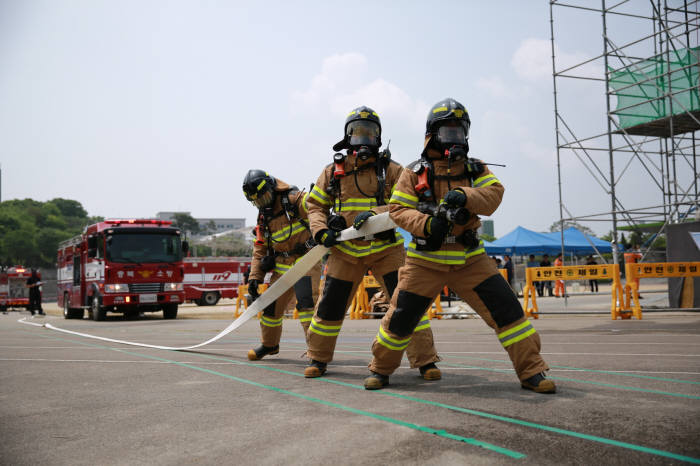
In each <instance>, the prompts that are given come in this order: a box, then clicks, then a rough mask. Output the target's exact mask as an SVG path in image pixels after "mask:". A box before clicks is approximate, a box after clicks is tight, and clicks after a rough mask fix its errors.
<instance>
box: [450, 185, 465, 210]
mask: <svg viewBox="0 0 700 466" xmlns="http://www.w3.org/2000/svg"><path fill="white" fill-rule="evenodd" d="M466 203H467V195H466V194H465V192H464V191H462V190H461V189H459V188H458V189H453V190H452V191H448V192H447V194H445V204H447V205H449V206H452V207H464V205H465V204H466Z"/></svg>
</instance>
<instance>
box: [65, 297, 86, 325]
mask: <svg viewBox="0 0 700 466" xmlns="http://www.w3.org/2000/svg"><path fill="white" fill-rule="evenodd" d="M68 306H70V300H69V298H68V293H66V294H64V295H63V318H64V319H82V318H83V314H84V312H83V310H82V309H71V308H70V307H68Z"/></svg>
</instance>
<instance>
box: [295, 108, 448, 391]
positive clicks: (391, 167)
mask: <svg viewBox="0 0 700 466" xmlns="http://www.w3.org/2000/svg"><path fill="white" fill-rule="evenodd" d="M381 145H382V142H381V122H380V120H379V116H378V115H377V113H376V112H374V110H372V109H371V108H368V107H359V108H356V109H355V110H353V111H352V112H350V114H349V115H348V116H347V118H346V120H345V134H344V137H343V139H342V140H341V141H340V142H338V143H337V144H335V145H334V146H333V150H334V151H336V154H335V155H334V157H333V163H331V164H329V165H328V166H326V167H325V168H324V169H323V171H322V172H321V175H320V176H319V178H318V181H317V182H316V184H315V185H314V186H313V187H312V189H311V191H310V192H309V196H308V197H307V200H306V202H307V205H308V208H309V222H310V224H311V231H312V233H313V235H314V238H315V240H316V242H317V243H319V244H323V245H325V246H326V247H329V248H331V251H330V255H329V257H328V262H327V274H326V281H325V285H324V289H323V293H322V295H321V298H320V299H319V300H318V302H317V303H316V309H315V312H314V316H313V319H312V320H311V326H310V327H309V337H308V349H307V355H308V356H309V357H310V363H309V365H308V366H307V367H306V369H305V370H304V375H305V376H306V377H320V376H322V375H323V374H324V373H325V372H326V367H327V365H328V363H329V362H330V361H331V360H332V359H333V352H334V350H335V344H336V340H337V338H338V334H339V333H340V328H341V326H342V323H343V319H344V318H345V312H346V310H347V309H348V306H349V304H350V301H351V300H352V297H353V296H354V295H355V292H356V291H357V288H358V286H359V284H360V283H361V281H362V280H363V278H364V276H365V274H366V273H367V271H368V270H371V271H372V274H373V275H374V277H375V278H376V280H377V281H378V282H379V284H380V286H381V288H382V289H383V291H384V293H385V295H386V296H391V295H392V294H393V292H394V289H395V288H396V283H397V282H398V269H399V268H400V267H401V266H402V265H403V263H404V259H405V251H404V247H403V245H404V243H403V238H402V237H401V235H399V234H397V233H396V232H395V230H393V229H392V230H388V231H384V232H380V233H378V234H375V235H374V236H372V237H365V238H360V239H356V240H351V241H345V242H342V243H339V242H337V241H336V237H337V236H338V234H339V232H340V231H342V230H343V229H345V228H346V227H348V226H353V227H354V228H357V229H359V228H361V227H362V225H363V224H364V222H365V221H366V220H367V219H368V218H370V217H371V216H373V215H376V214H379V213H383V212H387V211H388V209H389V206H388V205H387V203H388V201H389V198H390V197H391V192H392V191H393V188H394V186H395V184H396V182H397V181H398V179H399V175H400V174H401V171H402V170H403V168H402V167H401V165H399V164H398V163H396V162H394V161H393V160H391V154H390V152H389V151H388V149H385V150H383V151H381V152H380V151H379V148H380V147H381ZM343 149H346V152H345V153H341V152H339V151H341V150H343ZM415 330H416V335H415V338H414V340H413V344H412V345H411V346H409V347H408V349H407V353H408V359H409V362H410V364H411V367H413V368H418V369H419V370H420V373H421V376H422V377H423V378H425V379H426V380H438V379H440V378H441V373H440V370H439V369H438V368H437V366H436V365H435V362H437V361H439V357H438V355H437V351H436V350H435V346H434V345H433V334H432V331H431V329H430V320H428V319H427V317H426V318H425V319H424V320H422V321H421V322H420V323H418V326H417V327H416V329H415Z"/></svg>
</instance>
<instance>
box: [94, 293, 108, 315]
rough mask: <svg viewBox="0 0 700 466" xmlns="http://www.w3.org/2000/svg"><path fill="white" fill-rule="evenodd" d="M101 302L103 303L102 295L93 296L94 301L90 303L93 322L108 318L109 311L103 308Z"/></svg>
mask: <svg viewBox="0 0 700 466" xmlns="http://www.w3.org/2000/svg"><path fill="white" fill-rule="evenodd" d="M100 301H102V299H101V298H100V295H95V296H93V297H92V301H90V312H91V313H92V320H96V321H99V320H105V317H107V310H106V309H105V308H104V307H102V306H101V304H100Z"/></svg>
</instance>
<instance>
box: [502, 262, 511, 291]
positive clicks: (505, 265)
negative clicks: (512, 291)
mask: <svg viewBox="0 0 700 466" xmlns="http://www.w3.org/2000/svg"><path fill="white" fill-rule="evenodd" d="M503 261H504V263H503V268H504V269H506V276H507V277H508V278H507V280H508V285H510V287H511V288H513V261H512V260H510V256H503Z"/></svg>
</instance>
